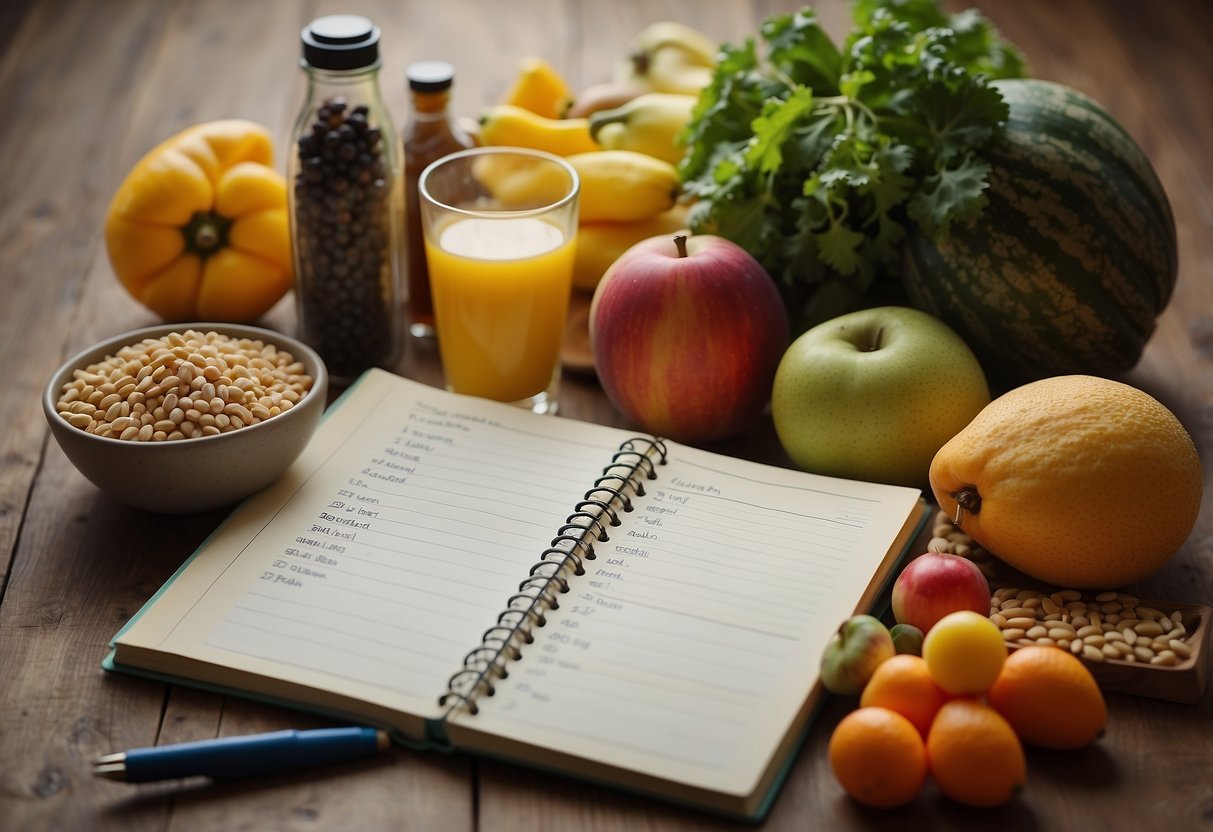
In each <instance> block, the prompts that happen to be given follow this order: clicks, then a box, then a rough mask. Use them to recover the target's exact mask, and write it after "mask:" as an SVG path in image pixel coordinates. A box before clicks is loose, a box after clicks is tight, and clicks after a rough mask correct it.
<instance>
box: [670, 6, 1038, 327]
mask: <svg viewBox="0 0 1213 832" xmlns="http://www.w3.org/2000/svg"><path fill="white" fill-rule="evenodd" d="M853 12H854V21H855V29H854V30H853V31H852V32H851V34H850V35H849V36H848V37H847V39H846V42H845V43H844V45H843V48H842V49H839V48H837V47H836V46H835V45H834V43H833V42H832V41H831V40H830V38H829V36H828V35H827V34H826V33H825V31H824V30H823V29H822V28H821V27H820V25H819V24H818V22H817V17H816V14H815V12H814V11H813V10H812V9H810V8H806V9H803V10H801V11H799V12H794V13H792V14H785V15H777V16H774V17H770V18H768V19H766V20H765V21H763V24H762V28H761V31H760V34H761V37H762V40H763V41H764V43H765V50H764V51H765V54H762V55H760V54H759V49H758V47H757V45H756V44H755V42H754V40H753V39H749V40H747V41H746V42H745V43H743V44H741V45H731V44H725V45H724V46H723V47H722V52H721V59H720V61H719V63H718V65H717V68H716V71H715V74H714V75H713V79H712V83H711V85H710V86H709V87H708V88H707V89H706V90H704V92H703V94H702V95H701V96H700V99H699V103H698V105H697V106H696V109H695V112H694V115H693V118H692V121H691V124H690V125H689V126H688V128H687V132H686V134H685V136H684V138H685V139H686V142H687V145H688V150H687V154H686V156H685V157H684V159H683V161H682V164H681V167H680V173H681V174H682V178H683V182H684V190H685V191H686V192H687V193H689V194H692V195H693V196H695V197H696V198H697V202H696V204H695V207H694V209H693V210H692V214H691V223H692V226H693V228H694V229H695V230H696V231H697V232H701V233H715V234H720V235H722V236H724V237H728V238H729V239H731V240H733V241H734V242H736V243H738V244H739V245H741V246H743V247H744V248H746V249H747V250H748V251H750V253H752V254H753V255H754V256H755V257H756V258H757V259H758V260H759V261H760V262H761V263H762V264H763V265H764V266H765V267H766V269H767V271H769V272H770V273H771V275H772V276H773V277H774V278H775V279H776V282H777V283H779V284H780V286H781V289H782V290H783V292H784V297H785V300H786V301H787V302H788V306H789V313H790V314H791V315H792V318H793V323H794V324H796V325H797V326H798V328H803V326H805V325H807V324H810V323H813V322H815V321H816V320H821V319H823V318H824V317H829V316H832V315H833V314H838V313H840V312H842V311H845V309H846V308H850V307H854V306H857V305H860V304H861V303H862V302H863V300H864V299H865V298H866V299H870V298H871V297H872V296H873V295H877V294H879V292H880V291H881V288H882V287H881V286H880V285H878V284H879V283H880V281H881V280H882V279H885V282H887V279H888V278H889V277H891V276H892V275H893V274H894V272H895V264H896V261H897V257H898V254H899V247H900V244H901V241H902V240H903V239H904V238H905V236H906V232H907V228H908V227H910V224H916V225H917V226H919V227H921V228H923V229H924V230H926V231H928V232H930V233H932V234H935V235H942V234H946V232H947V229H948V227H949V226H950V225H951V223H953V222H960V221H968V220H970V219H972V218H973V217H975V216H977V215H978V214H979V213H980V211H981V208H982V205H983V203H984V199H985V198H984V194H983V192H984V189H985V187H986V177H987V174H988V172H989V171H988V166H987V165H986V164H985V163H984V162H983V161H982V160H981V156H980V149H981V148H982V146H983V145H984V144H985V143H986V142H988V141H989V140H990V139H991V138H992V137H994V136H995V135H996V133H997V132H998V130H1000V129H1001V127H1002V125H1003V124H1004V123H1005V121H1006V118H1007V107H1006V104H1005V103H1004V102H1003V100H1002V97H1001V95H999V93H998V92H997V90H995V89H994V88H992V87H991V86H990V85H989V83H988V82H989V81H990V80H993V79H995V78H1004V77H1017V76H1020V75H1022V74H1023V71H1024V67H1023V61H1022V59H1021V58H1020V56H1019V54H1018V52H1016V50H1015V49H1014V47H1012V46H1010V45H1009V44H1007V43H1005V42H1003V41H1001V40H1000V39H999V37H998V34H997V32H995V30H994V29H993V27H992V26H991V25H990V24H989V23H988V21H986V20H985V19H984V18H982V17H981V15H980V14H978V13H977V12H976V11H972V10H970V11H966V12H962V13H960V14H955V15H949V14H946V13H944V12H942V11H941V10H940V9H939V7H938V5H937V2H936V0H856V2H855V4H854V7H853Z"/></svg>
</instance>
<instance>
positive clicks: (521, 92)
mask: <svg viewBox="0 0 1213 832" xmlns="http://www.w3.org/2000/svg"><path fill="white" fill-rule="evenodd" d="M572 101H573V96H572V93H571V92H570V91H569V85H568V83H567V82H566V81H565V80H564V78H563V77H561V75H560V73H559V72H557V71H556V69H555V67H553V66H552V65H551V64H550V63H548V62H547V61H545V60H544V59H543V58H537V57H535V56H529V57H526V58H523V59H522V62H521V63H520V64H519V67H518V77H517V78H515V79H514V86H513V87H511V88H510V91H509V92H508V93H507V94H506V97H505V103H506V104H513V105H514V106H516V107H522V108H523V109H524V110H530V111H531V112H532V113H535V114H537V115H541V116H543V117H545V118H561V117H562V116H563V115H564V112H565V110H567V109H568V107H569V105H570V104H571V103H572Z"/></svg>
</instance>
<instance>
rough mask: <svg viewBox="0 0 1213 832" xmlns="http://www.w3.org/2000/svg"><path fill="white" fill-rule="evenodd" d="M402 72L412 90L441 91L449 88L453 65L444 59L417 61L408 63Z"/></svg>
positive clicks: (453, 74)
mask: <svg viewBox="0 0 1213 832" xmlns="http://www.w3.org/2000/svg"><path fill="white" fill-rule="evenodd" d="M404 74H405V77H406V78H408V79H409V89H411V90H413V91H414V92H442V91H443V90H449V89H450V88H451V84H452V83H453V82H454V80H455V67H453V66H451V65H450V64H448V63H447V62H446V61H418V62H417V63H414V64H409V67H408V69H406V70H405V72H404Z"/></svg>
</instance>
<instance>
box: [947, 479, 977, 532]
mask: <svg viewBox="0 0 1213 832" xmlns="http://www.w3.org/2000/svg"><path fill="white" fill-rule="evenodd" d="M949 496H950V497H951V498H952V499H953V500H955V501H956V517H955V518H954V519H953V522H954V523H955V524H956V525H957V526H958V527H959V526H960V521H961V518H962V516H963V512H966V511H967V512H969V513H970V514H977V513H979V512H980V511H981V494H979V493H978V492H977V486H975V485H966V486H965V487H964V488H962V489H960V490H959V491H953V492H952V493H951V494H950V495H949Z"/></svg>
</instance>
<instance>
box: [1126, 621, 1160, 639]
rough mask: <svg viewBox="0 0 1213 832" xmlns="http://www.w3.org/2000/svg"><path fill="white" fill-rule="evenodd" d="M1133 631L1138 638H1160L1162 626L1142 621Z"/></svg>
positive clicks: (1153, 622)
mask: <svg viewBox="0 0 1213 832" xmlns="http://www.w3.org/2000/svg"><path fill="white" fill-rule="evenodd" d="M1133 630H1134V631H1135V632H1136V633H1137V634H1138V635H1139V636H1160V635H1162V634H1163V629H1162V625H1161V624H1159V623H1158V622H1157V621H1142V622H1141V623H1139V624H1137V625H1136V626H1135V627H1134V628H1133Z"/></svg>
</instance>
